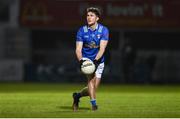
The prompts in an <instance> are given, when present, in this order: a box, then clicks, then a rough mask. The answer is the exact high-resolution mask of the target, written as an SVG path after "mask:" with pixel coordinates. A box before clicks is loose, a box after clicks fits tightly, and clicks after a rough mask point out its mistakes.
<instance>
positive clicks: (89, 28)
mask: <svg viewBox="0 0 180 119" xmlns="http://www.w3.org/2000/svg"><path fill="white" fill-rule="evenodd" d="M98 26H99V24H97V25H96V28H95V29H94V30H92V29H91V27H89V26H88V27H87V28H88V30H91V31H95V30H97V29H98Z"/></svg>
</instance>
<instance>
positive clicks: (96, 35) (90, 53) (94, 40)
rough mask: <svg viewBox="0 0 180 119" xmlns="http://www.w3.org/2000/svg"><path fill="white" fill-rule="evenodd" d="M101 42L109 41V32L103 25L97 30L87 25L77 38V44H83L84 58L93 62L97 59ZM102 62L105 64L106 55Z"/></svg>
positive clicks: (82, 28) (78, 33)
mask: <svg viewBox="0 0 180 119" xmlns="http://www.w3.org/2000/svg"><path fill="white" fill-rule="evenodd" d="M101 40H109V30H108V29H107V27H105V26H103V25H101V24H98V25H97V27H96V29H95V30H92V29H91V28H89V27H88V26H87V25H85V26H83V27H81V28H80V29H79V31H78V32H77V36H76V42H83V48H82V56H83V57H87V58H89V59H91V60H94V59H95V57H96V55H97V53H98V51H99V47H100V41H101ZM100 60H101V62H104V55H103V56H102V57H101V59H100Z"/></svg>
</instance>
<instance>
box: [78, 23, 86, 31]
mask: <svg viewBox="0 0 180 119" xmlns="http://www.w3.org/2000/svg"><path fill="white" fill-rule="evenodd" d="M87 31H88V27H87V25H84V26H81V27H80V28H79V30H78V32H87Z"/></svg>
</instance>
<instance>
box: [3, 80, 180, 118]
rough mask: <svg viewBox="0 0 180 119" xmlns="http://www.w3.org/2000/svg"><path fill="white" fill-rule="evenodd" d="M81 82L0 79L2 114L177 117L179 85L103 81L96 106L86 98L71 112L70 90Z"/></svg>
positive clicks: (179, 109)
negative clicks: (28, 81) (57, 82)
mask: <svg viewBox="0 0 180 119" xmlns="http://www.w3.org/2000/svg"><path fill="white" fill-rule="evenodd" d="M83 86H84V84H79V85H78V84H71V85H70V84H32V83H25V84H24V83H14V84H13V83H0V117H1V118H5V117H8V118H11V117H15V118H20V117H25V118H29V117H30V118H35V117H37V118H38V117H41V118H45V117H48V118H51V117H52V118H53V117H58V118H66V117H76V118H78V117H84V118H93V117H96V118H103V117H105V118H109V117H110V118H113V117H118V118H126V117H128V118H131V117H138V118H141V117H143V118H148V117H150V118H154V117H157V118H160V117H164V118H171V117H174V118H177V117H180V86H178V85H174V86H167V85H166V86H148V85H146V86H144V85H105V84H101V86H100V88H99V90H98V93H97V103H98V105H99V110H97V111H95V112H93V111H91V105H90V102H89V98H88V97H85V98H82V99H81V103H80V109H79V111H77V112H73V111H72V109H71V106H72V92H74V91H78V90H80V89H81V88H82V87H83Z"/></svg>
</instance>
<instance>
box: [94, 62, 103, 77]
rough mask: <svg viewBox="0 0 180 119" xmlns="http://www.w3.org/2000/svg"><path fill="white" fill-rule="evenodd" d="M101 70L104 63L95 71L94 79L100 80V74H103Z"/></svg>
mask: <svg viewBox="0 0 180 119" xmlns="http://www.w3.org/2000/svg"><path fill="white" fill-rule="evenodd" d="M103 70H104V62H103V63H100V64H99V65H98V67H97V69H96V72H95V74H96V77H97V78H99V79H101V76H102V73H103Z"/></svg>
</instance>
